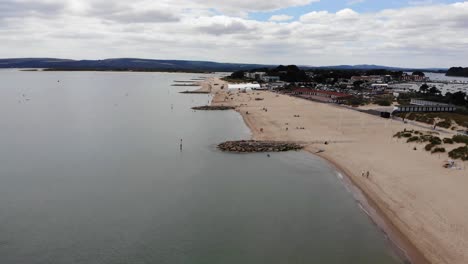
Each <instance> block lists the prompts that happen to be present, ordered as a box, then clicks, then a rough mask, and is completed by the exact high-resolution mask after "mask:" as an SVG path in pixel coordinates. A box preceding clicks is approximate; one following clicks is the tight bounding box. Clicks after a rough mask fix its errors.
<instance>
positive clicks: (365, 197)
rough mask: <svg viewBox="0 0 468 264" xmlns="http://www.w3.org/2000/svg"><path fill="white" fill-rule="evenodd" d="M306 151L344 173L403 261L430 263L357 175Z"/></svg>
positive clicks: (359, 200) (373, 219) (321, 156)
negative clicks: (360, 182) (358, 179)
mask: <svg viewBox="0 0 468 264" xmlns="http://www.w3.org/2000/svg"><path fill="white" fill-rule="evenodd" d="M305 151H307V152H309V153H310V154H312V155H314V156H315V157H318V158H320V159H322V160H323V161H325V162H327V163H328V164H329V165H330V166H331V167H332V168H333V169H334V170H335V171H336V172H337V173H339V174H341V175H343V178H342V181H343V184H345V186H347V187H349V188H350V189H349V188H348V190H349V191H350V192H351V193H352V195H353V198H354V199H356V202H357V203H358V205H359V206H361V207H362V210H363V211H364V212H365V213H366V215H367V216H368V217H369V218H370V219H371V221H372V222H373V223H374V224H375V225H376V226H377V227H378V228H379V230H380V231H381V232H382V233H383V234H384V235H385V237H386V239H387V240H388V241H389V243H390V246H391V247H392V249H393V250H394V251H396V254H397V255H398V256H399V257H400V258H401V259H402V260H403V261H410V263H412V264H429V263H430V262H429V260H428V259H427V258H426V257H425V256H424V255H423V253H422V252H421V251H420V250H419V249H418V248H417V247H416V246H415V245H414V244H413V243H411V241H410V240H409V238H408V237H407V236H406V235H405V234H404V233H403V232H402V231H401V230H399V229H398V228H397V227H396V226H395V225H394V224H393V222H392V221H391V218H390V217H389V216H388V215H387V214H386V213H385V212H384V210H383V209H382V208H381V206H380V205H379V203H378V202H377V201H376V200H374V198H373V197H372V195H369V193H368V192H369V190H365V189H364V188H363V187H362V186H359V185H358V184H357V182H356V181H355V180H354V179H353V178H354V177H356V176H355V175H352V174H351V173H350V172H349V171H347V170H346V169H344V168H343V167H342V166H340V164H338V163H337V162H335V161H334V160H333V158H331V157H327V156H326V155H321V153H314V152H312V151H311V150H309V149H306V150H305Z"/></svg>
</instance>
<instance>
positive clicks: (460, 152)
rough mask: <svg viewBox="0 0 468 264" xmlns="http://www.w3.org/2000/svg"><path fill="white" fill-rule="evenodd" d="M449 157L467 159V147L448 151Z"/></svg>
mask: <svg viewBox="0 0 468 264" xmlns="http://www.w3.org/2000/svg"><path fill="white" fill-rule="evenodd" d="M449 157H450V158H452V159H461V160H468V147H467V146H464V147H459V148H456V149H454V150H452V151H450V152H449Z"/></svg>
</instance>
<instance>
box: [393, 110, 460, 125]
mask: <svg viewBox="0 0 468 264" xmlns="http://www.w3.org/2000/svg"><path fill="white" fill-rule="evenodd" d="M395 116H398V117H400V118H404V119H408V120H413V121H418V122H422V123H426V124H429V125H432V126H434V125H435V126H436V127H442V128H447V129H456V128H457V126H458V127H461V128H467V129H468V115H466V114H461V113H457V112H455V113H448V112H434V113H396V114H395Z"/></svg>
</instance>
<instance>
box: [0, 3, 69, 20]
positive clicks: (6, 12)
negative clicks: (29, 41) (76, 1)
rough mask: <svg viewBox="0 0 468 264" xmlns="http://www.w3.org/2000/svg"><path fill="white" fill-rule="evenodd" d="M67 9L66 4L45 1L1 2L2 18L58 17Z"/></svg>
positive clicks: (0, 13)
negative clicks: (26, 16)
mask: <svg viewBox="0 0 468 264" xmlns="http://www.w3.org/2000/svg"><path fill="white" fill-rule="evenodd" d="M65 7H66V3H58V2H43V1H37V0H36V1H35V0H29V1H17V0H2V1H0V17H1V18H8V17H19V16H25V15H28V16H32V15H44V16H45V15H51V16H52V15H57V14H59V13H60V12H61V11H62V10H64V9H65Z"/></svg>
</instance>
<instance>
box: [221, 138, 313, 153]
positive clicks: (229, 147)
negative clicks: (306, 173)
mask: <svg viewBox="0 0 468 264" xmlns="http://www.w3.org/2000/svg"><path fill="white" fill-rule="evenodd" d="M218 148H219V149H221V150H222V151H226V152H238V153H253V152H285V151H291V150H296V151H297V150H301V149H303V148H304V147H303V146H301V145H299V144H296V143H291V142H284V141H281V142H280V141H258V140H240V141H227V142H224V143H221V144H219V145H218Z"/></svg>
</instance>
